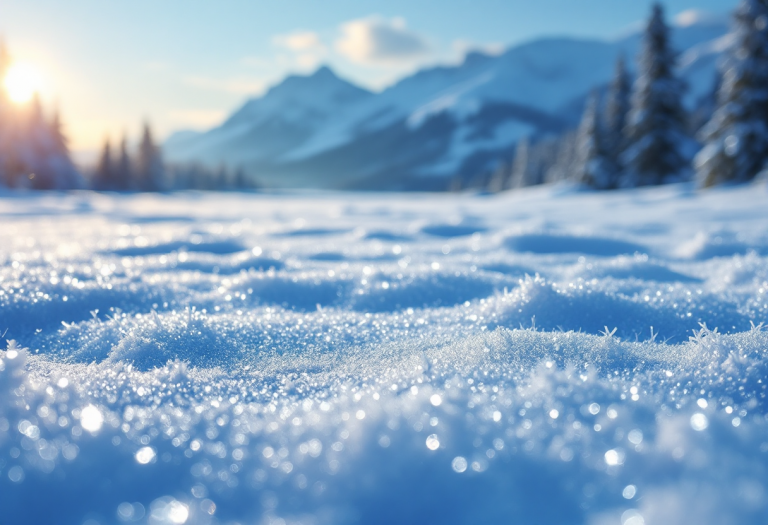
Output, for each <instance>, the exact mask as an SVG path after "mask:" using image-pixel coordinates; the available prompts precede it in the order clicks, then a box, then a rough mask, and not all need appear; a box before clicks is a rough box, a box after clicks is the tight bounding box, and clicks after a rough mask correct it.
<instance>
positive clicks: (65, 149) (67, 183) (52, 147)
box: [46, 111, 84, 189]
mask: <svg viewBox="0 0 768 525" xmlns="http://www.w3.org/2000/svg"><path fill="white" fill-rule="evenodd" d="M47 135H48V137H47V139H48V140H47V142H48V146H49V151H47V152H46V164H47V169H49V170H50V171H51V172H52V177H53V181H54V183H53V188H55V189H74V188H82V187H83V186H84V183H83V179H82V175H81V174H80V172H79V171H78V169H77V168H76V167H75V165H74V164H73V163H72V159H71V157H70V155H69V145H68V143H67V137H66V135H65V134H64V127H63V125H62V122H61V117H60V115H59V112H58V111H55V112H54V114H53V118H52V119H51V121H50V122H49V123H48V129H47Z"/></svg>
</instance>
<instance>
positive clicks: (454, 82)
mask: <svg viewBox="0 0 768 525" xmlns="http://www.w3.org/2000/svg"><path fill="white" fill-rule="evenodd" d="M640 39H641V34H640V32H636V33H632V34H629V35H626V36H624V37H622V38H618V39H615V40H612V41H604V40H587V39H575V38H545V39H540V40H536V41H532V42H529V43H526V44H522V45H519V46H516V47H513V48H510V49H509V50H507V51H506V52H505V53H503V54H501V55H499V56H489V55H484V54H481V53H470V54H468V55H467V57H466V58H465V60H464V62H463V63H462V64H461V65H458V66H451V67H434V68H429V69H424V70H422V71H419V72H417V73H416V74H414V75H412V76H410V77H408V78H405V79H403V80H402V81H400V82H398V83H397V84H395V85H393V86H392V87H390V88H388V89H386V90H384V91H383V92H381V93H378V94H374V93H371V92H368V91H366V90H364V89H361V88H359V87H356V86H354V85H352V84H350V83H349V82H346V81H344V80H342V79H340V78H338V77H337V76H336V75H335V74H334V73H333V72H332V71H331V70H330V69H329V68H327V67H323V68H321V69H319V70H318V71H317V72H315V73H314V74H312V75H310V76H290V77H288V78H286V79H285V80H284V81H283V82H282V83H280V84H279V85H277V86H275V87H273V88H272V89H271V90H269V91H268V92H267V93H266V94H265V95H264V96H263V97H260V98H255V99H251V100H249V101H248V102H246V103H245V105H244V106H243V107H242V108H241V109H240V110H238V111H237V112H235V113H234V114H233V115H232V116H231V117H230V118H229V119H228V120H227V121H225V122H224V123H223V124H222V125H221V126H219V127H217V128H214V129H212V130H210V131H208V132H205V133H190V132H182V133H178V134H175V135H173V136H172V137H171V138H170V139H169V140H168V141H167V142H166V144H165V155H166V157H167V158H168V159H169V160H170V161H171V162H192V161H197V162H202V163H205V164H208V165H216V164H220V163H227V164H229V165H240V166H242V167H243V168H244V169H246V170H247V171H248V172H249V173H251V174H252V175H253V176H254V177H256V178H257V179H258V180H259V181H260V182H261V183H262V184H264V185H266V186H271V187H318V188H366V189H374V188H376V189H427V188H429V189H438V188H444V187H446V186H447V185H448V183H449V181H450V180H451V179H453V178H454V177H465V178H466V177H471V176H473V175H475V174H476V173H478V172H480V171H483V170H486V169H488V168H489V166H491V165H492V164H493V163H494V162H496V161H497V159H498V158H499V157H500V156H503V155H505V154H506V153H507V152H509V151H511V150H512V148H513V146H514V144H515V142H516V141H517V140H519V139H520V138H522V137H523V136H526V135H530V136H533V137H540V136H544V135H547V134H554V133H559V132H561V131H564V130H566V129H569V128H571V127H573V126H575V124H576V123H577V122H578V119H579V117H580V115H581V112H582V109H583V105H584V99H585V97H586V96H587V94H588V93H589V92H590V91H591V90H593V89H595V88H601V87H603V86H605V85H606V84H607V83H608V82H609V80H610V79H611V76H612V74H613V69H614V64H615V61H616V59H617V58H618V57H619V56H620V55H624V56H625V57H626V58H628V59H633V58H634V57H635V56H636V55H637V53H638V51H639V46H640ZM673 40H674V46H675V48H676V49H677V50H678V51H679V52H680V60H679V64H680V70H681V71H680V72H681V75H682V76H683V77H684V79H685V80H686V81H687V83H688V88H689V89H688V92H687V96H686V102H687V104H688V105H689V106H691V107H692V106H694V105H695V104H696V103H697V101H699V100H700V99H701V98H702V97H703V96H705V95H706V94H707V93H709V92H710V91H711V89H712V86H713V82H714V73H715V67H716V63H717V60H718V57H719V56H720V54H721V53H722V51H723V50H724V49H725V48H727V46H728V42H729V35H728V24H727V20H726V19H725V18H724V17H723V18H712V17H687V18H684V19H683V20H682V23H681V22H678V23H677V24H676V25H675V26H674V27H673ZM630 61H631V60H630Z"/></svg>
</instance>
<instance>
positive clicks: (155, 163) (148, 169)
mask: <svg viewBox="0 0 768 525" xmlns="http://www.w3.org/2000/svg"><path fill="white" fill-rule="evenodd" d="M90 181H91V187H92V188H93V189H95V190H101V191H161V190H162V191H165V190H182V189H198V190H243V189H253V188H256V187H257V185H256V184H255V182H254V181H253V179H252V178H250V177H248V176H247V175H246V173H245V171H244V170H243V169H242V168H240V167H238V168H236V169H234V170H233V169H230V168H229V167H227V165H226V164H221V165H220V166H219V167H217V168H210V167H207V166H205V165H204V164H200V163H190V164H170V165H168V164H166V163H165V162H163V157H162V150H161V149H160V147H159V146H158V145H157V144H156V143H155V140H154V135H153V133H152V129H151V127H150V125H149V124H148V123H145V124H144V127H143V131H142V133H141V139H140V140H139V143H138V146H137V147H136V148H135V151H134V152H133V154H131V152H130V151H129V147H128V139H127V138H126V137H123V139H122V140H121V141H120V144H119V146H118V148H117V149H114V148H113V147H112V144H111V142H110V140H109V139H106V140H105V141H104V145H103V146H102V149H101V154H100V155H99V160H98V163H97V165H96V168H95V170H94V171H93V174H92V176H91V179H90Z"/></svg>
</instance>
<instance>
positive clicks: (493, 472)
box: [0, 186, 768, 525]
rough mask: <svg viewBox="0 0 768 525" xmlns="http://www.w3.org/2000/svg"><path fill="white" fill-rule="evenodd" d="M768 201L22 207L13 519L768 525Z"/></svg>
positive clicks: (541, 199) (7, 261)
mask: <svg viewBox="0 0 768 525" xmlns="http://www.w3.org/2000/svg"><path fill="white" fill-rule="evenodd" d="M765 197H766V195H765V190H764V189H763V188H758V187H743V188H726V189H721V190H716V191H712V192H708V193H705V194H693V193H692V192H691V191H690V188H688V187H686V186H670V187H662V188H652V189H647V190H637V191H632V192H611V193H601V194H595V193H589V192H572V191H568V190H564V189H562V188H555V189H551V188H538V189H534V190H529V191H522V192H517V193H515V194H514V195H502V196H493V197H488V196H472V195H463V196H448V195H440V196H424V195H421V196H418V195H413V194H410V195H400V196H398V195H385V196H378V195H370V194H366V195H337V194H323V195H317V196H313V197H309V196H298V195H295V196H280V195H273V196H265V195H223V196H221V195H219V196H213V195H206V196H201V195H196V194H189V195H186V194H176V195H165V196H109V197H105V196H100V195H91V194H79V195H61V196H55V197H52V196H47V195H45V196H34V197H29V198H24V199H16V198H10V197H8V198H3V199H2V200H0V217H2V221H3V223H4V225H5V228H4V229H3V230H0V313H2V315H0V323H2V326H0V329H2V330H3V331H5V330H6V328H7V332H6V334H5V336H4V337H5V339H6V341H5V342H4V348H5V350H0V506H2V508H3V516H4V517H5V518H7V519H8V520H9V523H75V524H84V523H88V524H89V525H93V524H95V523H98V524H102V525H105V524H117V523H131V524H133V523H137V524H153V525H154V524H179V523H194V524H198V523H199V524H215V523H222V524H223V523H241V524H244V523H265V524H267V523H271V524H299V523H303V524H345V523H349V524H352V523H365V524H378V523H381V524H385V523H386V524H390V523H452V524H453V523H455V524H464V523H466V524H470V523H471V524H477V523H481V524H483V523H485V524H495V523H515V522H522V523H533V524H545V523H585V524H595V525H599V524H607V523H622V524H639V523H664V524H684V523H691V522H696V523H703V524H722V523H739V524H744V523H764V522H765V520H766V518H768V507H767V506H766V501H768V484H767V483H766V480H768V432H767V430H768V410H766V409H767V408H768V407H767V406H766V382H765V381H766V379H765V378H766V377H768V333H767V332H765V331H763V325H762V323H763V322H764V321H765V320H766V312H767V311H768V300H766V294H768V260H767V259H766V257H765V255H764V253H765V252H764V250H765V249H766V246H768V242H766V240H765V238H764V233H763V232H764V231H766V226H768V214H766V212H765V206H764V200H765ZM682 218H684V219H682ZM718 239H719V240H718ZM41 503H44V504H41Z"/></svg>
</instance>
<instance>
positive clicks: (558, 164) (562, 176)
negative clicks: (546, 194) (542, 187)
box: [544, 130, 577, 183]
mask: <svg viewBox="0 0 768 525" xmlns="http://www.w3.org/2000/svg"><path fill="white" fill-rule="evenodd" d="M576 135H577V132H576V131H574V130H570V131H566V132H565V133H563V134H562V135H560V137H558V139H557V152H556V153H555V161H554V164H553V165H552V166H550V168H549V169H548V170H547V172H546V174H545V175H544V180H545V182H550V183H552V182H561V181H564V180H567V179H569V178H570V176H571V172H572V171H573V167H574V165H575V158H576Z"/></svg>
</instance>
